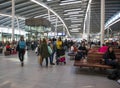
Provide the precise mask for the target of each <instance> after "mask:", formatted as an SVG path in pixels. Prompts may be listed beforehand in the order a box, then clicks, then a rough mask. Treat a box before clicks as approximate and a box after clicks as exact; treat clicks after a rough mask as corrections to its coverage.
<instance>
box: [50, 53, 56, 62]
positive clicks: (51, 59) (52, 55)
mask: <svg viewBox="0 0 120 88" xmlns="http://www.w3.org/2000/svg"><path fill="white" fill-rule="evenodd" d="M54 54H55V52H53V53H52V54H51V55H50V57H49V58H50V64H52V63H53V58H54Z"/></svg>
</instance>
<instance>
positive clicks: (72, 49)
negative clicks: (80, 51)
mask: <svg viewBox="0 0 120 88" xmlns="http://www.w3.org/2000/svg"><path fill="white" fill-rule="evenodd" d="M70 50H71V53H76V52H77V47H76V45H75V44H73V45H72V46H71V49H70Z"/></svg>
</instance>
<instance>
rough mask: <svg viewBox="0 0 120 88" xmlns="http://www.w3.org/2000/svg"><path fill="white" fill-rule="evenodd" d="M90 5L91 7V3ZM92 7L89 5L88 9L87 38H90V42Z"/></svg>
mask: <svg viewBox="0 0 120 88" xmlns="http://www.w3.org/2000/svg"><path fill="white" fill-rule="evenodd" d="M89 6H90V7H91V5H89ZM90 7H89V10H88V14H87V15H88V16H87V17H88V22H87V24H88V25H87V26H88V27H87V40H88V42H89V41H90V15H91V9H90Z"/></svg>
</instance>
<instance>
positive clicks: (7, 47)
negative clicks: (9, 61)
mask: <svg viewBox="0 0 120 88" xmlns="http://www.w3.org/2000/svg"><path fill="white" fill-rule="evenodd" d="M6 51H10V54H11V47H10V43H7V45H6Z"/></svg>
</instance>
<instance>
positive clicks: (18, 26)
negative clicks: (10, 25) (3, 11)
mask: <svg viewBox="0 0 120 88" xmlns="http://www.w3.org/2000/svg"><path fill="white" fill-rule="evenodd" d="M16 20H17V28H18V30H19V35H21V31H20V25H19V19H18V17H16Z"/></svg>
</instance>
